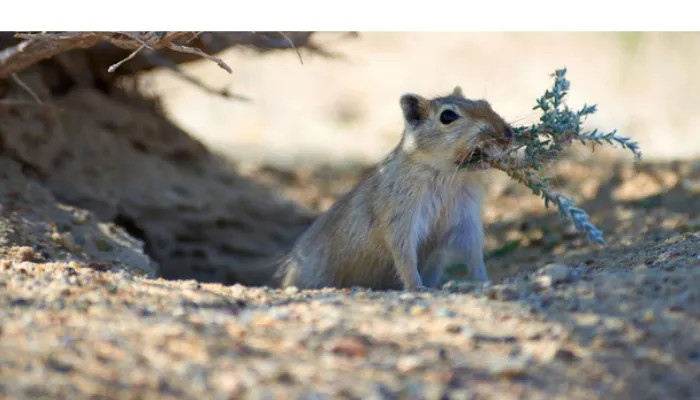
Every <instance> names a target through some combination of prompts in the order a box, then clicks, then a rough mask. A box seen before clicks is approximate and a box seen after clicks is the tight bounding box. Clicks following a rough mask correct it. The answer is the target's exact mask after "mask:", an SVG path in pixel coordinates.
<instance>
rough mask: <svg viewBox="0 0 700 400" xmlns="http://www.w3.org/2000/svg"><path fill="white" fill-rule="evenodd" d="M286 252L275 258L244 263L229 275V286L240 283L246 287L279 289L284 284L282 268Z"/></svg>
mask: <svg viewBox="0 0 700 400" xmlns="http://www.w3.org/2000/svg"><path fill="white" fill-rule="evenodd" d="M286 254H287V253H286V252H284V253H280V254H277V255H275V256H273V257H266V258H264V259H261V260H256V261H253V262H249V263H244V264H243V265H241V266H239V267H238V268H236V269H235V270H233V271H231V272H229V273H228V274H227V279H226V280H227V281H228V283H229V284H235V283H240V284H241V285H244V286H256V287H260V286H268V287H271V288H279V287H280V284H281V282H282V276H283V271H282V269H283V268H282V266H283V264H284V263H283V261H284V259H285V257H286Z"/></svg>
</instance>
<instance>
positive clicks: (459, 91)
mask: <svg viewBox="0 0 700 400" xmlns="http://www.w3.org/2000/svg"><path fill="white" fill-rule="evenodd" d="M452 94H453V95H455V96H462V97H464V94H462V88H461V87H459V86H455V89H454V90H453V91H452Z"/></svg>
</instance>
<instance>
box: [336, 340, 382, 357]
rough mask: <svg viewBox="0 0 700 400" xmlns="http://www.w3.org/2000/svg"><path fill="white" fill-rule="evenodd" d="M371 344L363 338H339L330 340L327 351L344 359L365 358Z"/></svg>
mask: <svg viewBox="0 0 700 400" xmlns="http://www.w3.org/2000/svg"><path fill="white" fill-rule="evenodd" d="M371 344H372V343H371V342H370V341H369V339H367V338H366V337H363V336H341V337H336V338H333V339H331V341H330V343H329V345H328V349H329V350H330V351H331V352H332V353H335V354H340V355H344V356H346V357H350V358H355V357H365V356H367V354H368V353H369V351H370V346H371Z"/></svg>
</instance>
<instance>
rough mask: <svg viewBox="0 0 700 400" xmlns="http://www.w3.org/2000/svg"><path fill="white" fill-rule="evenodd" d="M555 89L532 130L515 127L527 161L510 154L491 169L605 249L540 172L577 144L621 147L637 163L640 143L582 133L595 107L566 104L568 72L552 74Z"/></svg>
mask: <svg viewBox="0 0 700 400" xmlns="http://www.w3.org/2000/svg"><path fill="white" fill-rule="evenodd" d="M552 77H554V85H553V87H552V89H548V90H547V91H545V93H544V94H543V95H542V96H541V97H540V98H539V99H537V100H536V101H537V105H535V106H534V107H533V110H538V109H539V110H542V115H541V116H540V119H539V123H536V124H532V125H531V126H521V127H515V128H514V131H515V137H516V144H515V146H514V147H513V150H518V149H524V158H516V157H515V156H514V155H513V154H514V151H511V153H510V155H509V156H508V157H505V158H501V159H498V160H493V161H492V166H493V167H495V168H498V169H500V170H502V171H504V172H506V173H507V174H508V175H509V176H510V177H511V178H513V179H515V180H517V181H519V182H521V183H523V184H524V185H525V186H527V187H528V188H530V190H532V192H533V193H534V194H535V195H537V196H540V197H541V198H542V199H543V200H544V204H545V207H546V208H548V207H549V203H553V204H555V205H556V206H557V208H558V210H559V215H560V216H561V217H563V218H569V219H571V220H572V221H573V223H574V226H575V227H576V229H577V230H579V231H582V232H586V233H587V234H588V239H589V240H590V241H592V242H596V243H600V244H602V245H605V243H606V242H605V240H604V239H603V233H602V231H600V230H599V229H598V228H596V227H595V226H594V225H593V224H592V223H591V222H590V221H589V216H588V214H587V213H586V212H585V211H584V210H582V209H580V208H577V207H575V206H574V205H573V201H572V199H571V198H569V197H567V196H565V195H563V194H562V193H559V192H556V191H554V190H552V189H551V188H550V187H549V185H548V184H547V181H548V180H549V178H547V177H540V176H538V175H537V172H538V171H540V170H541V169H542V167H543V166H544V165H546V164H548V163H550V162H551V161H554V160H555V159H557V158H558V157H559V156H560V154H561V153H562V152H563V151H564V149H565V147H566V146H569V145H570V144H572V142H573V141H574V140H578V141H580V142H581V143H582V144H584V145H586V144H587V143H588V142H593V143H596V144H600V145H604V144H609V145H615V144H618V145H619V146H621V147H622V148H623V149H627V150H629V151H631V152H632V153H633V154H634V156H635V161H636V162H638V161H640V160H641V157H642V153H641V151H640V149H639V145H638V144H637V142H633V141H631V140H630V138H627V137H621V136H618V135H617V130H613V131H612V132H608V133H605V132H600V131H598V129H594V130H592V131H583V129H582V125H583V122H584V120H585V118H586V117H587V116H589V115H591V114H594V113H595V112H596V111H597V108H596V106H595V105H586V104H584V106H583V107H582V108H581V109H580V110H573V109H571V108H569V106H568V105H566V104H565V97H566V95H567V94H568V91H569V87H570V82H569V81H568V80H567V79H566V68H562V69H558V70H556V71H555V72H554V74H552Z"/></svg>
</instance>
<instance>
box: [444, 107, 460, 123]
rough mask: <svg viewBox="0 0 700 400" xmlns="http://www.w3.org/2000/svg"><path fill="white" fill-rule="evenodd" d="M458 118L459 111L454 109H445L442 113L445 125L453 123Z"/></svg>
mask: <svg viewBox="0 0 700 400" xmlns="http://www.w3.org/2000/svg"><path fill="white" fill-rule="evenodd" d="M458 119H459V115H457V113H456V112H454V111H452V110H445V111H443V112H442V113H440V122H442V123H443V124H444V125H447V124H451V123H452V122H454V121H456V120H458Z"/></svg>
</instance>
